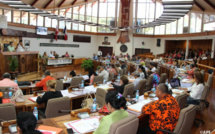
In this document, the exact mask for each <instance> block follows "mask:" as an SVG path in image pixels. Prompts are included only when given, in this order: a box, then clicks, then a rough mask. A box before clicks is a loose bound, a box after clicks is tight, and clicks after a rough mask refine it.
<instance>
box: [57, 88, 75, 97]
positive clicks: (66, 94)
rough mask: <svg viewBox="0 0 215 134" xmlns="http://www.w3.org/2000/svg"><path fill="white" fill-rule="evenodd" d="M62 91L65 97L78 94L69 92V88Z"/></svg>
mask: <svg viewBox="0 0 215 134" xmlns="http://www.w3.org/2000/svg"><path fill="white" fill-rule="evenodd" d="M61 93H62V95H63V97H69V98H72V97H76V96H77V95H75V94H72V93H69V92H68V90H61Z"/></svg>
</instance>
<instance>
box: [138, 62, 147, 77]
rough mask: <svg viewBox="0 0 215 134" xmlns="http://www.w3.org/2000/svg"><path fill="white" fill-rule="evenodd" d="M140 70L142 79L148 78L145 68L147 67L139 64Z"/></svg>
mask: <svg viewBox="0 0 215 134" xmlns="http://www.w3.org/2000/svg"><path fill="white" fill-rule="evenodd" d="M138 72H139V73H140V78H141V79H147V74H146V70H145V68H144V67H143V66H141V65H139V67H138Z"/></svg>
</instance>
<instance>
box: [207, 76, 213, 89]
mask: <svg viewBox="0 0 215 134" xmlns="http://www.w3.org/2000/svg"><path fill="white" fill-rule="evenodd" d="M212 83H213V75H212V74H210V75H209V76H208V81H207V84H208V85H209V87H210V88H211V85H212Z"/></svg>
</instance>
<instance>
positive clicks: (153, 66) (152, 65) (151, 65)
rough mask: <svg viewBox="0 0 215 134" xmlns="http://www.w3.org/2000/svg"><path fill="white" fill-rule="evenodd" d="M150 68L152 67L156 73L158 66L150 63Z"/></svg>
mask: <svg viewBox="0 0 215 134" xmlns="http://www.w3.org/2000/svg"><path fill="white" fill-rule="evenodd" d="M150 68H151V71H152V72H153V73H155V71H156V67H155V65H154V64H153V63H150Z"/></svg>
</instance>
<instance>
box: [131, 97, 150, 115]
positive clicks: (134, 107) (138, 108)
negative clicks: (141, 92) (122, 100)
mask: <svg viewBox="0 0 215 134" xmlns="http://www.w3.org/2000/svg"><path fill="white" fill-rule="evenodd" d="M152 101H154V100H153V99H147V100H144V101H141V102H138V103H136V104H134V105H131V106H128V109H130V110H132V111H135V112H138V113H140V112H141V110H142V107H143V106H145V105H146V104H148V103H150V102H152Z"/></svg>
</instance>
